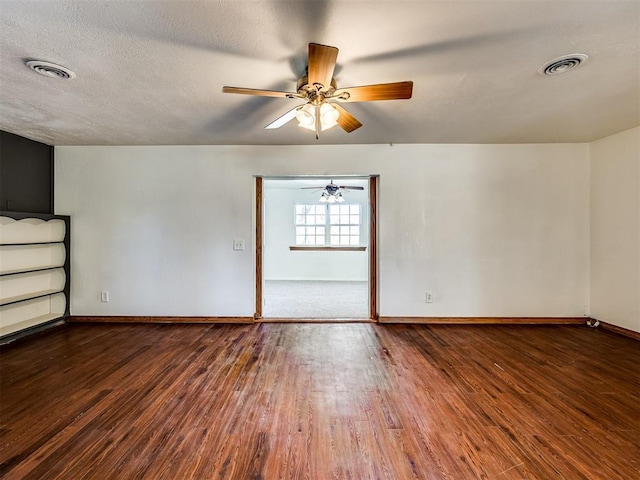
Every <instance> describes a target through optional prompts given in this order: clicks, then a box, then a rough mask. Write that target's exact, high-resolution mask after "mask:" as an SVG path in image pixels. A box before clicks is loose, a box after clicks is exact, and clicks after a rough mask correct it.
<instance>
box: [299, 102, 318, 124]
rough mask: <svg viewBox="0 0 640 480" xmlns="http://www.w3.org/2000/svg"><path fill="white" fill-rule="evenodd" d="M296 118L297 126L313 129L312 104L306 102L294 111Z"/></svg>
mask: <svg viewBox="0 0 640 480" xmlns="http://www.w3.org/2000/svg"><path fill="white" fill-rule="evenodd" d="M296 120H298V126H300V127H303V128H309V129H311V130H313V129H314V128H315V127H314V125H315V124H316V112H315V108H313V105H311V104H310V103H307V104H306V105H305V106H303V107H302V108H299V109H298V111H297V112H296Z"/></svg>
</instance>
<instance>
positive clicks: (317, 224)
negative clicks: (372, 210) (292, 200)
mask: <svg viewBox="0 0 640 480" xmlns="http://www.w3.org/2000/svg"><path fill="white" fill-rule="evenodd" d="M295 217H296V218H295V228H296V245H321V246H325V245H328V246H358V245H360V233H361V228H360V222H361V220H362V216H361V215H360V205H349V204H347V205H345V204H340V205H296V206H295Z"/></svg>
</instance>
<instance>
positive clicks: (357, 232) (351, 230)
mask: <svg viewBox="0 0 640 480" xmlns="http://www.w3.org/2000/svg"><path fill="white" fill-rule="evenodd" d="M349 235H355V236H356V237H359V236H360V227H349Z"/></svg>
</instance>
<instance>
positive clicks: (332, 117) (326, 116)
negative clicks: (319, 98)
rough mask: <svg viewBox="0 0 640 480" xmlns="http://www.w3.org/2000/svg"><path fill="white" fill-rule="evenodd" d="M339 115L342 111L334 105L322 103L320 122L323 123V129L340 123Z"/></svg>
mask: <svg viewBox="0 0 640 480" xmlns="http://www.w3.org/2000/svg"><path fill="white" fill-rule="evenodd" d="M339 117H340V112H338V110H336V109H335V108H334V107H333V106H332V105H330V104H328V103H323V104H322V105H320V124H321V125H322V130H326V129H328V128H331V127H335V126H336V125H337V124H338V118H339Z"/></svg>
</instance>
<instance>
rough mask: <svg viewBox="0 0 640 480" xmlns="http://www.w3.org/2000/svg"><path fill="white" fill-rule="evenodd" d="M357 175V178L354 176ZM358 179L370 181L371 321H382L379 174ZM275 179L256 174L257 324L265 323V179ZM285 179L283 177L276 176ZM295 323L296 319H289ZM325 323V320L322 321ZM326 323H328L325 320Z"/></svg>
mask: <svg viewBox="0 0 640 480" xmlns="http://www.w3.org/2000/svg"><path fill="white" fill-rule="evenodd" d="M326 176H327V175H318V177H326ZM354 176H356V175H354ZM357 176H358V177H361V178H362V177H365V178H366V177H368V178H369V321H372V322H378V321H379V314H378V175H357ZM264 178H271V177H268V176H267V177H265V176H262V175H256V176H255V179H256V183H255V192H256V193H255V200H256V204H255V207H256V209H255V219H256V229H255V235H256V237H255V239H254V240H255V246H256V249H255V262H256V263H255V280H256V284H255V291H256V305H255V307H256V309H255V314H254V315H253V320H254V321H255V322H262V321H263V317H262V304H263V291H262V284H263V271H262V270H263V248H262V247H263V245H262V242H263V232H264V215H263V212H264V195H263V193H264V192H263V179H264ZM273 178H282V177H273ZM291 178H292V179H293V178H300V176H295V175H292V176H291ZM287 320H295V319H287ZM319 321H323V319H319ZM325 321H326V320H325Z"/></svg>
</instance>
